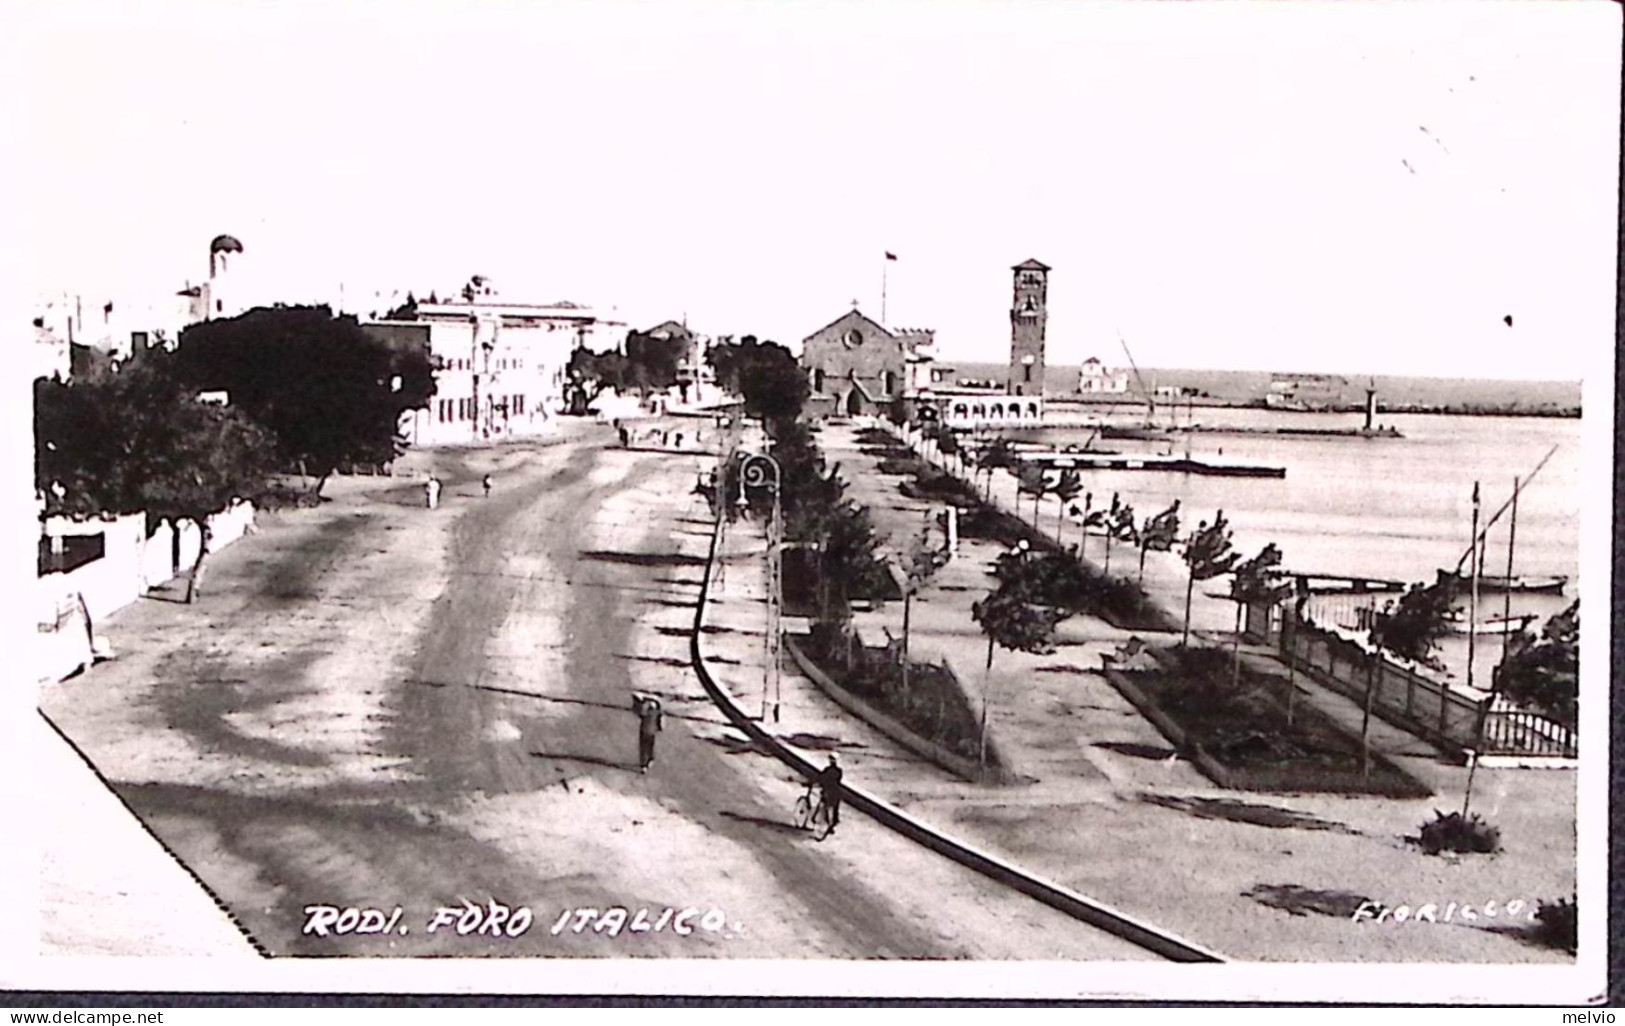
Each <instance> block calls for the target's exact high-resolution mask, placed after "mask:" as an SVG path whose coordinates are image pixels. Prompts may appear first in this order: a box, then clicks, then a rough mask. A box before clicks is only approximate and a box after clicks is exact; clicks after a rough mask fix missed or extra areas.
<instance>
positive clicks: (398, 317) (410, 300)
mask: <svg viewBox="0 0 1625 1026" xmlns="http://www.w3.org/2000/svg"><path fill="white" fill-rule="evenodd" d="M417 319H418V301H417V297H416V296H414V295H412V293H410V292H408V293H407V294H406V301H405V302H404V303H402V304H401V305H400V306H397V307H396V308H395V309H393V310H391V311H389V313H387V314H384V320H386V321H415V320H417Z"/></svg>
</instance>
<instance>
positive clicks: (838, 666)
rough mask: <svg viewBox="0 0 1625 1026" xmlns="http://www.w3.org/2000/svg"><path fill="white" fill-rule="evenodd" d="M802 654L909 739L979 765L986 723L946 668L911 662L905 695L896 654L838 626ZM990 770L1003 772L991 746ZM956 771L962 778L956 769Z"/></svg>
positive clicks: (816, 630) (822, 628)
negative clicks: (912, 738)
mask: <svg viewBox="0 0 1625 1026" xmlns="http://www.w3.org/2000/svg"><path fill="white" fill-rule="evenodd" d="M800 649H801V652H802V654H803V655H805V656H806V657H807V658H808V659H809V660H811V661H812V663H813V664H814V665H815V666H816V667H817V668H818V669H819V670H820V671H821V672H822V673H823V674H824V675H825V676H826V677H828V678H830V679H831V680H832V681H834V682H835V684H837V685H838V686H839V687H841V688H843V689H844V690H846V691H847V692H849V693H851V694H852V695H853V696H855V697H857V698H859V699H861V700H862V701H863V702H865V703H867V704H869V705H871V706H873V707H874V708H876V709H878V710H879V711H880V712H882V713H884V714H885V715H886V716H888V717H891V718H892V719H894V720H896V721H897V723H899V724H900V725H902V726H903V727H904V728H906V729H907V730H908V731H909V732H910V733H912V734H914V735H915V736H917V737H919V738H921V739H923V740H924V741H927V742H929V743H930V744H932V745H935V746H938V747H940V748H942V749H943V750H945V751H947V752H948V753H950V755H952V756H953V757H954V758H955V759H957V760H960V761H961V762H964V761H967V760H968V761H969V762H970V763H977V762H978V761H979V759H980V755H981V751H980V749H981V720H980V718H979V716H978V715H977V713H976V711H975V710H973V709H972V708H971V704H970V701H969V699H967V698H966V697H965V691H964V688H962V687H961V686H960V684H959V679H958V678H957V677H955V676H954V672H953V670H952V669H951V668H950V667H948V666H947V665H946V664H937V663H916V662H913V661H912V660H911V661H910V663H909V675H908V688H907V690H904V688H903V682H902V667H901V665H900V664H899V661H898V660H897V658H896V657H895V656H894V654H893V653H892V651H891V650H890V649H885V648H870V647H868V646H866V645H864V644H863V639H862V638H861V637H859V636H858V635H857V633H856V632H855V631H853V632H852V633H851V634H849V635H848V634H843V633H842V632H841V631H840V629H838V628H836V627H834V626H833V625H830V624H824V623H819V624H815V625H814V626H813V631H812V634H811V636H810V637H808V638H807V639H805V640H804V641H802V642H801V644H800ZM987 768H988V770H989V771H990V773H992V774H995V775H996V774H998V773H999V771H1001V770H1002V769H1003V760H1002V759H1001V758H1000V756H999V752H998V749H997V748H996V747H995V746H994V745H992V744H991V743H990V744H989V745H988V750H987ZM955 771H956V772H960V770H959V769H958V768H957V767H956V769H955Z"/></svg>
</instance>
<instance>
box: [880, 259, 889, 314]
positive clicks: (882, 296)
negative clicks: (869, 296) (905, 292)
mask: <svg viewBox="0 0 1625 1026" xmlns="http://www.w3.org/2000/svg"><path fill="white" fill-rule="evenodd" d="M889 263H891V258H890V257H882V258H881V260H880V326H881V327H882V328H884V327H885V326H886V271H887V270H888V268H887V266H886V265H887V264H889Z"/></svg>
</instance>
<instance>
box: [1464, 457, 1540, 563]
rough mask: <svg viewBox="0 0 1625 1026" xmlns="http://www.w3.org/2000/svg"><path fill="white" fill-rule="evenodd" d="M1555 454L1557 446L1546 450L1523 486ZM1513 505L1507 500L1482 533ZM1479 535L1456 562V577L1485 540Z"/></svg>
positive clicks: (1487, 522) (1492, 525)
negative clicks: (1468, 558)
mask: <svg viewBox="0 0 1625 1026" xmlns="http://www.w3.org/2000/svg"><path fill="white" fill-rule="evenodd" d="M1555 452H1557V446H1555V445H1554V446H1552V447H1551V448H1550V449H1547V450H1546V455H1544V456H1542V457H1541V458H1540V462H1539V463H1537V464H1535V469H1534V470H1531V471H1530V472H1529V474H1528V475H1527V476H1526V477H1524V479H1523V484H1524V486H1525V487H1527V486H1528V484H1529V482H1531V481H1533V480H1534V479H1535V475H1536V474H1538V473H1540V469H1541V468H1542V467H1544V466H1545V465H1546V461H1547V460H1549V459H1551V458H1552V454H1553V453H1555ZM1511 505H1512V500H1511V499H1507V501H1505V502H1503V503H1501V508H1500V509H1498V510H1496V511H1495V515H1494V516H1492V517H1490V518H1489V519H1488V520H1486V521H1485V522H1484V530H1483V532H1482V533H1483V534H1488V533H1489V530H1490V528H1492V527H1494V526H1495V522H1496V521H1497V520H1500V519H1501V514H1502V513H1505V512H1506V511H1507V509H1508V508H1509V507H1511ZM1479 534H1480V532H1478V531H1474V532H1473V540H1472V541H1471V542H1470V543H1469V544H1468V546H1467V551H1466V552H1464V553H1462V556H1461V558H1460V559H1458V560H1456V576H1457V577H1460V576H1461V568H1462V565H1463V564H1464V563H1466V562H1467V557H1468V556H1471V555H1472V554H1473V550H1474V549H1476V548H1477V547H1478V546H1479V545H1480V544H1481V543H1482V541H1483V539H1482V538H1480V537H1479Z"/></svg>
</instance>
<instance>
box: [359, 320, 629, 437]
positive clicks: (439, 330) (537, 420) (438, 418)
mask: <svg viewBox="0 0 1625 1026" xmlns="http://www.w3.org/2000/svg"><path fill="white" fill-rule="evenodd" d="M362 327H363V328H364V329H365V330H367V331H368V332H370V333H372V334H373V335H374V336H375V337H378V338H383V339H386V340H388V341H391V342H393V343H395V344H401V345H411V344H427V346H428V348H429V353H430V356H431V357H432V358H433V360H434V362H435V367H436V370H435V386H436V390H435V395H434V397H433V398H432V399H430V400H429V407H428V409H425V410H415V411H413V412H412V413H410V414H408V415H407V416H406V418H405V419H404V420H403V423H402V425H401V430H402V433H403V434H404V435H405V436H406V439H407V441H408V442H409V443H410V444H412V445H443V444H475V443H480V442H485V441H490V440H493V439H499V438H504V437H516V436H522V435H534V434H542V433H545V432H548V431H551V430H552V429H553V423H552V421H553V418H554V417H555V416H556V415H557V414H558V413H559V412H560V411H561V410H562V409H563V406H564V369H565V366H566V364H568V363H569V361H570V354H571V353H573V352H574V351H575V350H576V349H577V348H578V347H580V346H588V347H590V348H592V349H595V350H601V349H606V348H612V347H614V346H616V345H618V344H619V343H620V342H621V340H622V338H623V337H624V336H625V334H626V325H625V324H624V323H622V322H619V321H614V320H608V319H605V318H602V317H600V316H599V315H598V314H597V313H595V312H594V311H592V310H590V309H588V308H586V307H583V306H579V305H577V304H575V303H552V304H545V305H544V304H535V303H506V302H502V301H500V300H498V299H496V297H495V296H494V295H492V294H489V293H475V294H473V295H472V298H463V299H459V300H457V301H454V302H435V303H418V304H417V308H416V315H415V319H413V320H379V321H364V322H362Z"/></svg>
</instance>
